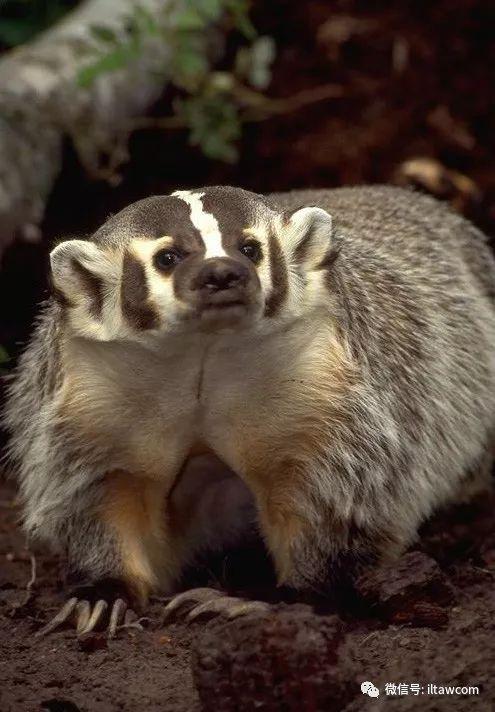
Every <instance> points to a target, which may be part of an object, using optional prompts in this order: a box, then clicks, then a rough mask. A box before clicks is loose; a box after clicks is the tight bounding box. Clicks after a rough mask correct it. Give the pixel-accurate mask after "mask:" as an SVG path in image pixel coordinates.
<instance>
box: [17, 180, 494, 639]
mask: <svg viewBox="0 0 495 712" xmlns="http://www.w3.org/2000/svg"><path fill="white" fill-rule="evenodd" d="M51 272H52V281H53V297H52V298H50V299H49V301H48V302H47V303H46V305H45V306H44V308H43V310H42V313H41V315H40V317H39V321H38V324H37V327H36V329H35V332H34V336H33V338H32V340H31V343H30V344H29V346H28V347H27V349H26V351H25V353H24V355H23V357H22V358H21V361H20V365H19V368H18V370H17V373H16V374H15V375H14V377H13V381H12V383H11V384H10V391H9V399H8V403H7V409H6V415H5V421H6V424H7V427H8V429H9V430H10V433H11V446H10V454H11V457H12V461H13V463H14V464H15V466H16V467H17V471H18V476H19V481H20V488H21V494H22V499H23V503H24V522H25V527H26V529H27V531H28V532H29V533H30V534H31V535H33V536H35V537H36V538H39V539H42V540H45V541H47V542H49V543H50V544H52V545H55V546H56V547H58V548H59V549H61V550H62V551H63V552H65V554H66V556H67V558H68V562H69V566H70V569H71V570H72V571H74V572H78V573H79V574H80V575H82V577H83V578H84V579H85V580H86V581H87V582H89V583H90V584H94V585H96V584H98V582H102V581H107V582H108V581H110V582H112V581H113V582H120V583H121V584H122V585H123V586H124V588H125V590H126V591H127V595H129V596H131V597H133V600H134V602H136V601H141V603H143V602H145V601H146V598H147V596H148V595H149V593H150V592H152V591H165V592H171V591H173V589H174V585H176V584H177V581H178V580H179V577H180V574H181V571H182V570H183V568H184V566H185V564H186V563H188V562H190V561H191V560H192V559H193V557H194V556H195V554H196V553H197V551H198V550H199V549H201V548H203V547H205V546H207V545H212V546H221V545H222V543H223V541H224V540H225V539H226V538H228V537H232V536H234V537H237V536H242V532H243V531H244V528H249V527H250V526H251V524H252V522H251V521H250V520H251V518H252V517H253V516H254V517H255V519H256V526H257V527H259V531H260V532H261V535H262V537H263V538H264V540H265V542H266V545H267V547H268V550H269V552H270V553H271V555H272V557H273V561H274V565H275V569H276V572H277V576H278V580H279V582H280V584H285V585H287V586H289V587H293V588H295V589H297V590H304V589H314V588H317V589H319V590H321V589H322V587H324V586H325V583H326V582H327V581H329V580H331V572H332V571H335V570H337V569H344V570H345V569H346V568H347V567H351V566H352V564H353V562H355V561H378V562H379V561H380V560H382V559H383V558H384V557H389V556H393V555H396V554H397V553H398V552H400V551H401V550H402V549H403V548H404V547H405V546H407V545H408V544H409V543H410V542H411V540H412V539H413V538H414V537H415V535H416V532H417V530H418V526H419V525H420V524H421V522H422V521H423V520H424V519H425V518H426V517H428V516H429V515H430V513H431V512H432V511H433V510H434V509H435V508H437V507H439V506H441V505H443V504H445V503H447V502H448V501H451V500H453V499H455V498H458V497H460V496H463V493H465V492H466V489H473V487H477V486H478V485H480V484H482V483H483V482H486V481H487V480H488V473H489V464H490V462H491V445H492V438H493V428H494V425H495V309H494V297H495V263H494V260H493V258H492V256H491V253H490V250H489V248H488V246H487V244H486V241H485V238H484V236H483V235H482V234H481V233H480V232H478V230H477V229H475V228H474V227H473V226H472V225H471V224H470V223H468V222H467V221H466V220H464V219H463V218H462V217H460V216H458V215H455V214H454V213H452V212H451V211H450V210H449V209H448V208H446V207H445V206H443V205H441V204H439V203H437V202H436V201H434V200H432V199H430V198H427V197H422V196H420V195H418V194H415V193H412V192H408V191H404V190H401V189H396V188H390V187H366V188H365V187H362V188H344V189H338V190H321V191H296V192H292V193H286V194H273V195H270V196H262V195H257V194H254V193H250V192H248V191H245V190H241V189H239V188H231V187H208V188H203V189H200V190H193V191H178V192H175V193H173V194H172V195H170V196H155V197H151V198H147V199H145V200H141V201H139V202H137V203H134V204H133V205H130V206H129V207H127V208H126V209H124V210H122V211H121V212H120V213H118V214H117V215H115V216H113V217H111V218H110V219H109V220H108V221H107V222H106V223H105V224H104V225H103V226H102V227H101V228H100V229H99V230H97V232H96V233H95V234H94V235H93V236H92V238H91V239H90V240H88V241H82V240H70V241H66V242H62V243H61V244H59V245H58V246H57V247H55V249H54V250H53V251H52V253H51ZM99 595H100V594H99ZM108 595H109V597H110V599H111V600H110V601H109V603H110V604H112V605H114V604H115V601H116V600H117V603H118V604H119V606H120V608H119V611H118V612H117V611H116V608H115V609H114V610H113V612H112V620H113V623H112V626H113V629H114V630H115V626H116V620H117V618H118V616H119V615H120V613H121V608H122V601H121V600H120V598H117V599H116V596H117V594H116V593H112V592H110V593H109V594H108ZM119 595H120V594H119ZM105 605H106V604H104V603H101V602H100V603H98V604H97V606H96V607H95V609H90V607H89V604H88V603H84V605H83V604H82V603H81V602H79V603H78V602H77V597H74V598H71V599H70V601H69V602H68V603H67V604H66V606H65V607H64V609H63V611H62V614H61V616H62V618H63V617H65V618H67V617H68V615H69V613H71V612H72V613H73V612H74V609H77V611H79V613H78V615H79V628H80V629H88V626H89V628H90V627H91V626H92V625H94V623H95V621H96V619H97V618H98V617H99V616H100V614H101V613H102V610H103V608H104V607H105ZM98 606H99V608H98V610H96V608H97V607H98ZM115 606H117V604H115ZM119 606H117V608H118V607H119ZM78 607H79V608H78ZM56 620H57V621H60V620H61V618H60V616H59V617H58V618H57V619H56ZM81 621H82V622H81ZM52 627H53V626H52Z"/></svg>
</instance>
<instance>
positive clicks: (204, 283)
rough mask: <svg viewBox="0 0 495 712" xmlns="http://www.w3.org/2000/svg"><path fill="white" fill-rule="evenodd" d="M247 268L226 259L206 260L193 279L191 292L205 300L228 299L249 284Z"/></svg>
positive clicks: (235, 261) (237, 262) (240, 263)
mask: <svg viewBox="0 0 495 712" xmlns="http://www.w3.org/2000/svg"><path fill="white" fill-rule="evenodd" d="M249 278H250V272H249V268H248V267H247V266H246V265H244V264H243V263H242V262H239V261H237V260H233V259H231V258H228V257H218V258H214V259H209V260H206V261H205V263H204V264H203V266H202V267H201V269H200V270H199V272H198V274H197V275H196V277H195V278H194V279H193V284H192V287H193V290H194V291H198V292H200V294H201V296H202V297H204V298H205V299H207V300H208V299H210V298H218V297H220V299H222V298H224V297H228V296H229V295H230V294H231V293H234V292H241V291H242V290H243V289H244V288H245V287H246V285H247V284H248V282H249Z"/></svg>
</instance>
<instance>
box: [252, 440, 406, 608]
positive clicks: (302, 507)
mask: <svg viewBox="0 0 495 712" xmlns="http://www.w3.org/2000/svg"><path fill="white" fill-rule="evenodd" d="M292 444H293V445H294V444H295V445H296V449H297V439H296V438H295V439H294V441H293V443H292ZM355 452H356V462H355V463H354V464H355V466H356V469H355V470H354V471H352V470H351V468H350V466H349V462H344V461H340V455H339V453H338V452H335V453H333V456H332V457H328V456H327V457H326V458H325V455H324V454H323V453H321V454H320V455H319V456H315V457H313V458H310V457H309V455H308V453H306V455H305V453H304V445H303V444H301V448H300V454H301V456H300V457H299V456H295V457H294V458H293V459H287V458H285V457H284V458H283V459H277V457H276V455H275V456H274V457H272V458H268V457H267V458H266V459H263V460H264V461H263V460H260V459H258V458H257V463H256V465H255V467H253V468H252V469H251V470H250V471H249V470H248V472H247V476H246V479H247V481H248V482H249V484H250V486H251V488H252V490H253V492H254V494H255V497H256V501H257V506H258V513H259V523H260V529H261V533H262V535H263V536H264V538H265V541H266V543H267V546H268V548H269V550H270V552H271V554H272V557H273V560H274V564H275V568H276V572H277V578H278V582H279V584H280V585H282V586H287V587H289V588H291V589H295V590H297V591H299V592H308V593H315V594H323V595H325V596H328V595H329V594H330V596H331V597H332V598H334V597H335V596H336V597H338V596H339V595H340V592H341V591H348V585H349V584H351V585H352V582H353V580H354V579H355V577H356V576H358V575H359V574H360V572H361V571H362V570H363V568H365V567H367V566H369V565H374V564H376V563H378V562H380V561H381V560H384V559H386V558H388V557H390V556H393V555H395V554H397V553H399V552H400V550H401V549H402V548H403V547H404V546H405V545H407V544H408V543H409V540H410V538H411V537H412V536H413V533H414V531H415V527H416V526H417V524H418V520H417V517H416V515H415V512H414V507H411V509H410V511H407V510H406V508H405V507H404V506H403V504H404V503H403V502H402V503H401V502H400V501H395V502H394V493H393V488H392V487H385V486H383V481H382V482H380V477H379V476H376V477H375V476H374V475H375V473H374V471H373V464H368V466H369V467H370V471H369V472H368V473H367V472H366V466H365V465H363V467H362V468H360V467H359V466H358V464H357V463H358V462H359V451H358V448H356V451H355ZM370 453H371V450H370ZM366 457H368V458H369V459H368V463H370V462H371V463H372V456H371V454H367V453H363V463H364V462H365V460H366ZM380 474H381V473H380ZM399 509H401V510H402V515H401V516H399ZM410 515H411V516H410Z"/></svg>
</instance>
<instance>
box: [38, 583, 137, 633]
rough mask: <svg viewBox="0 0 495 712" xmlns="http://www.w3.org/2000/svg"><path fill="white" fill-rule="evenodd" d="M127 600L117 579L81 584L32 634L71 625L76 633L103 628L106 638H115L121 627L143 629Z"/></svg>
mask: <svg viewBox="0 0 495 712" xmlns="http://www.w3.org/2000/svg"><path fill="white" fill-rule="evenodd" d="M129 601H130V599H129V597H128V596H127V594H126V592H125V588H124V587H123V585H122V584H120V582H114V581H111V582H110V581H108V580H105V581H101V582H98V583H95V584H91V585H88V586H83V587H80V588H78V589H76V590H75V591H74V592H73V595H72V596H71V597H70V598H69V599H68V600H67V601H66V602H65V603H64V605H63V606H62V608H61V609H60V610H59V611H58V613H57V614H56V615H55V616H54V617H53V618H52V619H51V620H50V621H49V622H48V623H47V624H46V625H44V626H43V628H41V629H40V630H38V631H37V632H36V633H35V636H36V637H38V638H41V637H43V636H45V635H48V634H49V633H52V632H53V631H54V630H56V629H57V628H60V627H62V626H64V625H70V626H73V627H74V628H75V630H76V633H77V635H78V636H81V635H84V634H86V633H91V632H92V631H94V630H106V632H107V637H108V638H114V637H115V636H116V634H117V632H118V631H119V630H120V629H122V628H126V629H129V628H134V629H138V630H142V626H141V624H140V622H139V621H138V619H137V615H136V613H135V611H134V610H133V609H132V608H131V607H130V604H129Z"/></svg>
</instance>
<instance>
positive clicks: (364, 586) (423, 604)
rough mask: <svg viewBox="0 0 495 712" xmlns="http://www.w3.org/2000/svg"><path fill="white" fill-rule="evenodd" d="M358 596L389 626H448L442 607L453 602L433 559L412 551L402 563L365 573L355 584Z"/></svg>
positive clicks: (403, 557) (403, 558) (401, 560)
mask: <svg viewBox="0 0 495 712" xmlns="http://www.w3.org/2000/svg"><path fill="white" fill-rule="evenodd" d="M356 589H357V591H358V593H359V595H360V596H361V597H362V598H364V599H365V600H366V601H367V602H368V603H370V604H371V605H372V606H373V607H374V608H375V609H376V610H377V611H378V612H379V614H380V615H381V616H382V617H384V618H385V619H386V620H388V621H390V622H395V623H397V622H399V621H400V622H402V623H405V622H407V623H411V624H413V625H429V623H428V622H426V621H431V622H434V623H435V625H432V627H438V624H439V622H440V621H442V625H444V623H445V622H446V620H445V616H446V613H445V612H440V611H441V610H442V607H444V606H448V605H449V604H451V603H452V602H453V598H454V595H453V591H452V588H451V586H450V585H449V583H448V582H447V579H446V578H445V576H444V574H443V573H442V571H441V569H440V567H439V566H438V564H437V563H436V561H434V560H433V559H431V558H430V557H428V556H426V555H425V554H422V553H421V552H419V551H412V552H410V553H408V554H405V555H404V556H402V557H401V559H399V561H397V562H394V563H391V564H387V565H384V566H381V567H379V568H376V569H373V570H369V571H366V573H364V574H362V575H361V576H360V577H359V578H358V579H357V581H356Z"/></svg>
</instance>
